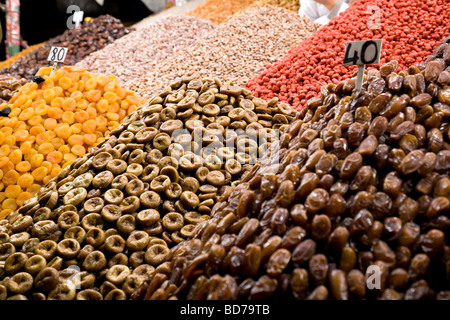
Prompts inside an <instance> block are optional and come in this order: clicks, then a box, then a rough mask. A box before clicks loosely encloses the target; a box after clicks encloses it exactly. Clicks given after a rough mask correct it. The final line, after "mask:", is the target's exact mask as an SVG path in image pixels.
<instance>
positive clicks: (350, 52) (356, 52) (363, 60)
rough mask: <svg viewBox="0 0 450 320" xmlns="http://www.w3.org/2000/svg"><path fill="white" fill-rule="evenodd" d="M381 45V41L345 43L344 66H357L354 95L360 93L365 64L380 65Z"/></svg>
mask: <svg viewBox="0 0 450 320" xmlns="http://www.w3.org/2000/svg"><path fill="white" fill-rule="evenodd" d="M382 44H383V39H377V40H362V41H350V42H347V46H346V47H345V55H344V65H347V66H352V65H357V66H358V74H357V76H356V84H355V86H356V95H358V94H359V93H360V92H361V87H362V84H363V80H364V70H365V68H366V64H377V63H380V56H381V47H382Z"/></svg>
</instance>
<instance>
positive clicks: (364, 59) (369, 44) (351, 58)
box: [344, 39, 383, 65]
mask: <svg viewBox="0 0 450 320" xmlns="http://www.w3.org/2000/svg"><path fill="white" fill-rule="evenodd" d="M382 43H383V40H382V39H378V40H362V41H351V42H347V46H346V48H345V55H344V65H355V64H357V65H364V64H377V63H379V62H380V56H381V45H382Z"/></svg>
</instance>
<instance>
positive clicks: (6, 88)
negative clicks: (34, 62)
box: [0, 74, 28, 109]
mask: <svg viewBox="0 0 450 320" xmlns="http://www.w3.org/2000/svg"><path fill="white" fill-rule="evenodd" d="M27 82H28V81H27V80H26V79H24V78H16V77H14V76H13V75H10V74H3V75H0V104H3V103H5V102H8V101H9V99H11V98H12V96H13V95H14V93H16V91H17V90H18V89H19V88H20V87H22V86H23V85H24V84H26V83H27ZM1 109H3V108H1Z"/></svg>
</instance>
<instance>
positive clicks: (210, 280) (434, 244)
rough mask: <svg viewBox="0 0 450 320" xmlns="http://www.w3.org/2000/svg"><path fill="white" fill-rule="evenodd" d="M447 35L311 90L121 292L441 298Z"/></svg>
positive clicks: (448, 104)
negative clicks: (423, 51) (155, 262)
mask: <svg viewBox="0 0 450 320" xmlns="http://www.w3.org/2000/svg"><path fill="white" fill-rule="evenodd" d="M449 43H450V36H449V37H447V38H446V39H445V41H444V43H443V44H442V45H440V46H439V47H438V48H437V49H436V51H435V52H434V54H433V56H432V57H431V58H430V59H428V62H427V63H426V65H419V66H411V67H409V68H408V69H407V70H402V71H399V72H397V69H398V67H399V64H398V62H397V61H390V62H388V63H387V64H385V65H383V66H382V67H381V68H380V69H379V70H377V69H372V70H369V71H368V72H367V73H366V75H365V81H364V83H363V90H362V91H361V93H360V94H358V95H355V81H356V78H350V79H347V80H343V81H341V82H339V83H338V84H328V85H325V86H323V87H322V88H321V94H320V95H319V96H317V97H315V98H312V99H310V100H309V101H308V105H307V107H306V108H304V109H303V110H302V111H301V112H300V113H299V114H298V115H297V116H296V120H295V121H294V122H293V123H292V124H291V125H290V127H289V128H288V129H287V130H286V131H284V133H283V134H282V135H281V137H280V140H279V150H277V152H269V153H268V154H267V157H264V158H262V159H261V161H260V162H258V164H256V165H255V166H254V167H253V168H252V170H251V173H250V174H248V175H247V176H246V177H244V178H243V179H242V183H240V184H238V185H237V186H236V187H234V188H232V189H230V191H229V192H227V193H226V194H225V195H223V196H222V197H221V199H220V200H219V202H218V203H217V204H216V205H215V207H214V208H213V210H212V213H211V219H209V220H208V221H205V222H203V223H202V227H201V228H200V227H199V228H198V229H197V231H196V232H194V234H193V235H192V237H191V240H189V241H187V242H185V243H182V244H180V245H179V246H177V247H175V248H174V249H173V250H172V251H171V253H170V254H171V259H168V260H167V261H166V262H164V263H163V264H162V265H160V266H159V272H158V271H154V272H152V273H151V274H149V275H148V278H147V280H146V281H145V283H144V285H142V286H141V287H140V288H139V289H138V290H137V291H136V292H135V293H134V294H133V296H132V298H134V299H173V298H175V299H200V300H203V299H224V300H229V299H250V300H257V299H272V298H276V299H309V300H327V299H333V300H348V299H383V300H403V299H404V300H434V299H450V291H449V287H448V283H449V281H450V279H449V275H448V266H449V263H450V255H449V252H450V246H449V245H448V241H447V239H446V232H448V230H449V228H450V218H449V213H450V200H449V199H450V150H449V146H450V125H449V122H448V119H449V117H450V86H449V85H450V73H449V71H450V70H449V63H450V44H449ZM275 160H276V161H275ZM278 160H279V161H278ZM274 163H275V164H274ZM373 275H374V276H373ZM372 276H373V278H372ZM368 282H370V284H371V285H372V286H370V285H368V284H367V283H368Z"/></svg>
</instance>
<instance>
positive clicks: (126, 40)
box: [77, 16, 216, 92]
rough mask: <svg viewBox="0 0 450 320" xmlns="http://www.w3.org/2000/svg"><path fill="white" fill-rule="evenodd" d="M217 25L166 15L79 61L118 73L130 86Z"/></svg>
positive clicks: (99, 69)
mask: <svg viewBox="0 0 450 320" xmlns="http://www.w3.org/2000/svg"><path fill="white" fill-rule="evenodd" d="M215 27H216V26H215V25H214V24H212V23H211V22H209V21H202V20H200V19H198V18H194V17H176V16H174V17H167V18H163V19H161V20H159V21H157V22H155V23H153V24H151V25H149V26H147V27H144V28H141V29H137V30H136V31H134V32H131V33H130V34H128V35H126V36H124V37H122V38H121V39H118V40H116V41H114V42H113V43H111V44H109V45H108V46H106V47H105V48H103V49H102V50H99V51H96V52H94V53H92V54H90V55H89V56H87V57H86V58H84V59H83V60H82V61H80V62H79V63H78V64H77V65H78V66H81V67H83V68H86V69H88V70H90V71H91V72H96V73H103V74H114V75H115V76H116V77H117V78H118V80H119V82H120V84H121V85H122V86H124V87H125V88H130V87H131V83H132V82H133V81H135V80H136V79H141V78H143V77H144V76H145V74H146V73H148V72H151V71H152V70H154V69H155V68H157V67H158V66H159V65H161V64H164V63H165V61H166V60H167V59H168V58H169V57H170V56H171V55H173V54H175V55H178V54H179V53H180V52H181V51H182V50H184V49H185V48H186V47H188V46H190V45H192V44H193V43H195V42H196V41H197V40H198V39H199V38H201V37H203V36H204V35H205V34H207V33H208V32H210V31H211V30H214V29H215ZM154 92H157V91H154Z"/></svg>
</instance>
